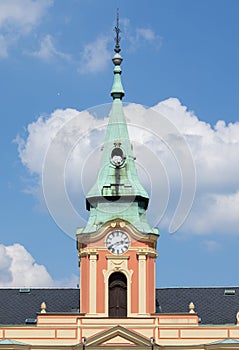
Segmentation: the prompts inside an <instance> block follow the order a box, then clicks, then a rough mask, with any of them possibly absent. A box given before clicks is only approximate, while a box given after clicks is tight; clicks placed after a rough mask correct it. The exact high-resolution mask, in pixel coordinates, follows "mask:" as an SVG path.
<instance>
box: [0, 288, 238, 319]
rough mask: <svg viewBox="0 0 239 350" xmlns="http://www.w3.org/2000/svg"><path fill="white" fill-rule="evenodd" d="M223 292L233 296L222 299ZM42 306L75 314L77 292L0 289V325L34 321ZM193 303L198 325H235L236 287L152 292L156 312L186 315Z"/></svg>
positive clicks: (223, 296) (51, 310)
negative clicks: (42, 304)
mask: <svg viewBox="0 0 239 350" xmlns="http://www.w3.org/2000/svg"><path fill="white" fill-rule="evenodd" d="M225 290H229V291H233V290H234V291H235V294H234V295H232V294H231V293H229V294H230V295H225V294H224V292H225ZM43 301H44V302H45V303H46V306H47V312H50V313H51V312H57V313H73V312H74V313H75V312H76V311H77V310H79V302H80V291H79V289H70V288H67V289H63V288H61V289H31V290H30V291H29V292H26V291H25V292H20V291H19V289H0V324H6V325H7V324H25V321H26V319H35V318H36V316H37V313H38V312H40V310H41V303H42V302H43ZM191 301H192V302H193V303H194V305H195V311H196V312H197V313H198V315H199V317H200V319H201V324H228V323H232V324H233V323H235V322H236V314H237V312H238V311H239V287H230V288H229V287H209V288H195V287H192V288H158V289H156V312H158V313H188V311H189V308H188V306H189V303H190V302H191Z"/></svg>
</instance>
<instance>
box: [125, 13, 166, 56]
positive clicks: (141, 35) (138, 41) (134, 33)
mask: <svg viewBox="0 0 239 350" xmlns="http://www.w3.org/2000/svg"><path fill="white" fill-rule="evenodd" d="M120 27H121V32H122V33H123V35H122V37H123V38H124V40H125V41H126V43H127V41H128V42H129V44H130V49H131V50H136V49H137V48H138V47H140V46H142V45H145V44H150V45H151V44H153V45H154V47H156V48H158V47H160V46H161V43H162V38H161V36H160V35H159V34H157V33H156V32H155V31H154V30H153V29H151V28H149V27H136V28H135V27H134V26H131V22H130V20H129V19H128V18H122V19H120Z"/></svg>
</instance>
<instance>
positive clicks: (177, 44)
mask: <svg viewBox="0 0 239 350" xmlns="http://www.w3.org/2000/svg"><path fill="white" fill-rule="evenodd" d="M117 7H119V8H120V27H121V48H122V52H121V53H122V56H123V57H124V61H123V64H122V69H123V75H122V80H123V84H124V89H125V91H126V96H125V101H127V102H129V103H134V104H136V105H133V104H132V105H131V104H130V106H129V118H130V121H131V122H132V123H133V122H134V121H135V120H136V119H134V115H136V114H135V113H138V114H137V115H139V114H140V109H139V110H138V109H137V108H140V105H145V106H149V107H155V109H156V110H157V112H158V113H163V114H164V115H166V117H168V118H169V120H170V121H171V122H172V123H174V124H175V125H176V126H177V128H178V130H179V131H180V133H181V135H183V136H184V137H185V139H186V140H187V142H188V144H189V147H190V149H191V152H192V156H193V159H194V162H195V167H196V173H197V191H196V197H195V202H194V205H193V208H192V211H191V214H190V215H189V217H188V219H187V221H186V222H185V225H183V226H182V227H181V229H180V230H179V231H178V232H176V233H174V234H169V233H168V222H169V221H170V219H169V217H170V215H171V214H172V212H173V209H170V208H173V207H174V202H175V201H177V196H178V193H179V185H178V174H177V170H175V169H174V168H173V167H172V168H171V167H170V165H169V163H168V157H167V152H166V151H165V150H164V149H159V148H158V147H159V146H158V144H157V143H156V141H155V139H150V140H149V139H147V142H151V145H152V148H153V149H154V150H155V152H156V155H157V160H158V161H159V159H160V162H162V164H163V166H164V168H165V169H166V172H167V174H168V177H169V185H170V189H171V193H170V201H169V210H168V211H167V212H166V215H165V217H164V218H163V219H162V220H161V221H160V222H159V223H158V222H156V221H157V220H156V219H155V217H157V215H156V214H155V213H157V208H158V207H159V211H160V210H162V208H161V203H162V201H161V196H162V193H160V191H158V190H157V189H156V188H155V183H157V181H155V180H154V179H153V176H155V174H157V164H156V165H155V164H154V163H153V164H152V166H150V169H146V173H147V171H148V174H149V175H148V176H149V177H150V176H152V179H151V180H152V181H151V183H152V184H153V185H154V187H153V189H152V193H155V194H156V195H154V201H153V206H152V207H151V209H150V210H151V213H149V220H150V218H151V219H152V221H155V222H153V224H154V223H155V224H158V226H159V229H160V232H161V237H160V239H159V243H158V251H159V258H158V262H157V286H160V287H170V286H192V285H194V286H195V285H197V286H205V285H206V286H210V285H238V275H237V267H236V256H237V254H238V235H239V230H238V227H239V215H238V214H239V176H238V173H239V171H238V161H239V136H238V135H239V124H238V120H239V112H238V103H237V101H238V98H239V89H238V85H239V65H238V62H239V46H238V37H239V22H238V11H239V3H238V1H237V0H227V1H226V0H210V1H207V0H201V1H190V0H180V1H178V0H167V1H163V0H151V1H150V2H148V1H140V2H139V1H138V2H136V1H130V2H129V1H126V0H125V1H123V0H118V1H92V0H89V1H86V0H67V1H56V0H55V1H54V0H39V1H37V0H35V1H33V0H21V1H19V0H0V74H1V88H0V96H1V97H0V100H1V115H2V117H1V123H2V127H1V138H0V140H1V141H0V142H1V183H0V186H1V213H2V215H1V236H0V237H1V240H0V286H2V287H6V286H9V287H14V286H19V285H22V286H23V285H24V286H49V287H50V286H76V284H77V283H78V274H79V271H78V266H77V251H76V248H75V241H74V239H72V238H70V237H69V235H67V234H65V233H64V232H63V231H62V230H61V229H60V228H59V227H58V226H57V224H56V223H55V221H54V220H53V218H52V217H51V215H50V214H49V212H48V211H47V209H46V206H45V205H44V201H43V197H42V195H41V180H42V179H41V174H42V172H41V169H42V166H43V158H44V155H45V152H46V149H47V146H46V145H47V142H49V140H50V139H51V138H52V137H54V132H55V130H58V129H57V128H60V123H62V120H63V121H65V122H66V121H67V120H68V118H70V117H71V116H77V113H79V112H78V111H83V110H85V109H90V108H92V107H94V106H98V105H102V104H107V103H110V102H111V98H110V95H109V92H110V89H111V84H112V79H113V73H112V71H113V67H112V62H111V57H112V55H113V47H114V40H113V39H114V32H113V28H114V25H115V14H116V8H117ZM26 9H27V11H26ZM131 107H132V108H131ZM130 108H131V114H130ZM83 116H85V117H84V118H82V119H81V120H80V126H79V128H82V130H85V131H87V130H91V128H92V120H90V119H89V117H88V116H87V115H84V114H83ZM135 118H136V117H135ZM219 120H220V122H218V121H219ZM98 122H99V121H97V120H96V121H95V122H94V123H95V124H94V123H93V124H94V125H95V126H96V127H97V125H98V124H97V123H98ZM137 123H139V119H137ZM141 136H142V138H144V137H146V136H145V134H142V135H141ZM89 138H90V137H89ZM90 141H91V144H94V142H93V141H95V139H94V138H93V139H91V138H90ZM135 142H138V143H139V142H140V141H139V139H137V137H136V139H135ZM80 147H81V146H80ZM78 152H79V150H78ZM83 153H84V152H83ZM136 153H137V150H136ZM138 153H139V154H137V159H138V158H140V152H138ZM80 156H82V154H80ZM160 157H162V158H160ZM84 161H85V159H84V158H80V157H79V158H77V150H76V154H73V155H72V164H73V165H72V168H69V174H70V175H69V184H70V185H69V191H70V192H71V193H73V194H72V200H73V201H74V203H77V200H78V197H77V196H78V195H79V208H80V209H79V210H81V211H84V198H83V195H82V193H83V192H84V191H83V192H82V189H81V188H79V187H80V185H81V180H80V176H79V181H78V179H77V178H76V174H78V173H77V167H78V164H79V169H80V168H81V166H82V164H83V163H84ZM84 164H85V163H84ZM142 164H144V163H143V160H142ZM160 164H161V163H160ZM167 167H168V168H167ZM72 169H73V170H72ZM172 169H173V170H172ZM91 170H92V169H91ZM94 170H95V171H96V169H94ZM159 175H160V173H159ZM158 179H159V183H160V176H158ZM72 183H73V185H71V184H72ZM161 183H162V182H161ZM79 184H80V185H79ZM77 186H78V187H77ZM159 187H160V186H159ZM161 187H162V186H161ZM161 187H160V188H161ZM75 188H76V189H77V191H78V192H77V191H76V192H75V191H74V189H75ZM174 190H175V191H176V192H175V193H177V195H175V194H174ZM162 191H163V188H162ZM164 200H165V199H164ZM173 201H174V202H173ZM157 206H158V207H157ZM160 208H161V209H160ZM82 215H83V216H84V218H86V215H87V213H83V214H82ZM157 218H158V217H157ZM73 235H74V232H73V233H72V236H73Z"/></svg>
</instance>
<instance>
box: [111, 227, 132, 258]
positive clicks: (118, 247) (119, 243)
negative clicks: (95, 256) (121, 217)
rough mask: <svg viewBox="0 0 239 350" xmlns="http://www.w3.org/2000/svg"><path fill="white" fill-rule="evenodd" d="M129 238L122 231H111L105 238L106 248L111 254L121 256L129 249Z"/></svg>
mask: <svg viewBox="0 0 239 350" xmlns="http://www.w3.org/2000/svg"><path fill="white" fill-rule="evenodd" d="M129 243H130V241H129V237H128V235H127V234H126V233H125V232H123V231H119V230H117V231H113V232H111V233H110V234H109V235H108V237H107V238H106V247H107V249H108V250H109V251H110V252H111V253H113V254H123V253H124V252H126V250H128V249H129Z"/></svg>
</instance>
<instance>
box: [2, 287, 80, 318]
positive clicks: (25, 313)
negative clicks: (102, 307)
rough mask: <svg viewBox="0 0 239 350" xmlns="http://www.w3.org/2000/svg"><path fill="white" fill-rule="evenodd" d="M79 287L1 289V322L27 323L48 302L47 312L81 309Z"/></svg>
mask: <svg viewBox="0 0 239 350" xmlns="http://www.w3.org/2000/svg"><path fill="white" fill-rule="evenodd" d="M79 293H80V292H79V289H63V288H61V289H30V292H26V291H25V292H22V293H21V292H20V290H19V289H0V324H25V320H26V319H35V318H36V316H37V313H39V312H40V311H41V303H42V302H43V301H44V302H45V303H46V308H47V312H63V313H65V312H73V311H74V309H78V310H79V300H80V297H79Z"/></svg>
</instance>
